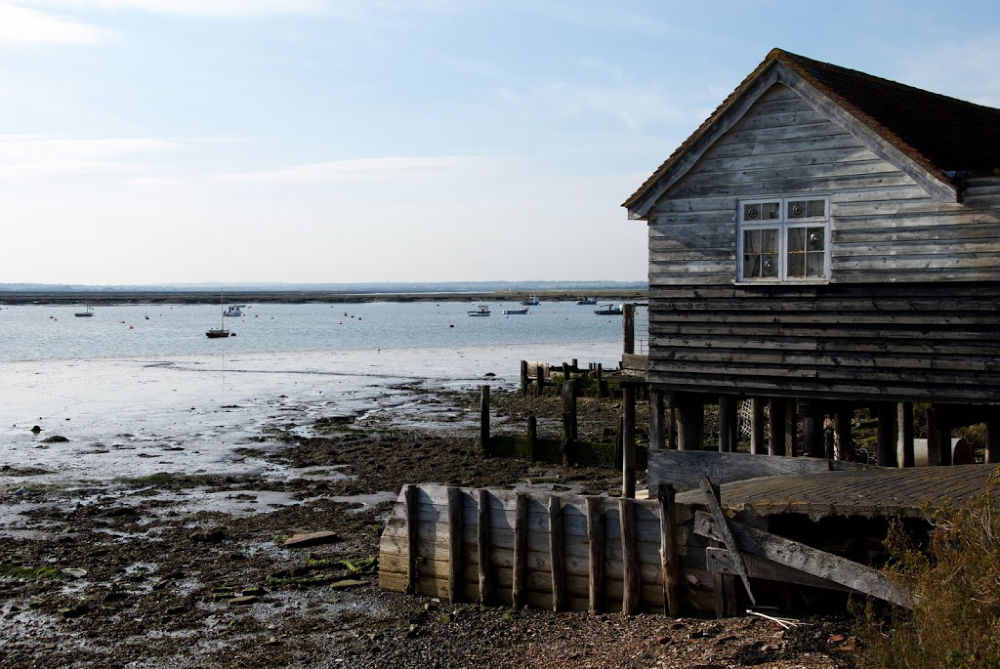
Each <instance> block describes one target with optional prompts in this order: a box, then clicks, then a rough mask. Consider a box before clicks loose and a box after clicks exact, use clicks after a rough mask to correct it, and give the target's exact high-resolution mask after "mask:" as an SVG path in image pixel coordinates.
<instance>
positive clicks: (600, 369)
mask: <svg viewBox="0 0 1000 669" xmlns="http://www.w3.org/2000/svg"><path fill="white" fill-rule="evenodd" d="M597 396H598V397H607V396H608V384H607V383H605V381H604V364H603V363H600V362H599V363H597Z"/></svg>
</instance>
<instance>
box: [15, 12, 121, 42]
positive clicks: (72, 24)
mask: <svg viewBox="0 0 1000 669" xmlns="http://www.w3.org/2000/svg"><path fill="white" fill-rule="evenodd" d="M111 34H112V33H111V32H110V31H108V30H105V29H103V28H99V27H96V26H93V25H90V24H87V23H82V22H80V21H76V20H73V19H69V18H66V17H63V16H59V15H56V14H52V13H49V12H42V11H38V10H35V9H30V8H28V7H20V6H16V5H11V4H6V3H2V4H0V44H71V45H90V44H97V43H98V42H102V41H104V40H105V39H106V38H107V37H108V36H110V35H111Z"/></svg>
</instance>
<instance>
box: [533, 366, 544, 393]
mask: <svg viewBox="0 0 1000 669" xmlns="http://www.w3.org/2000/svg"><path fill="white" fill-rule="evenodd" d="M535 383H536V384H537V387H536V388H535V391H536V393H537V394H538V395H539V396H541V395H542V393H544V392H545V367H544V366H543V365H536V366H535Z"/></svg>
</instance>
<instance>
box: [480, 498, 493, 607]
mask: <svg viewBox="0 0 1000 669" xmlns="http://www.w3.org/2000/svg"><path fill="white" fill-rule="evenodd" d="M489 501H490V498H489V492H487V490H486V488H480V489H479V500H478V502H479V504H478V507H477V509H476V526H477V539H478V540H479V546H478V548H477V553H478V554H477V560H476V561H477V562H478V563H479V601H480V602H482V603H483V604H486V605H489V604H492V603H493V598H494V596H493V592H494V589H495V583H494V577H493V573H494V572H493V566H492V565H491V564H490V545H491V541H490V504H489Z"/></svg>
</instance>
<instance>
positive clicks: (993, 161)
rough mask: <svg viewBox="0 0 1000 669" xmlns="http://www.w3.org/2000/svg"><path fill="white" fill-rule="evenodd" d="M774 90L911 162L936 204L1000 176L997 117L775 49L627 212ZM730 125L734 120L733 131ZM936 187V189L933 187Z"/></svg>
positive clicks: (640, 209)
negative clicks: (984, 176)
mask: <svg viewBox="0 0 1000 669" xmlns="http://www.w3.org/2000/svg"><path fill="white" fill-rule="evenodd" d="M775 83H783V84H786V85H789V86H790V87H791V88H793V89H795V90H796V92H798V93H800V94H804V97H807V98H808V99H809V101H810V102H813V103H819V106H820V107H821V111H823V112H826V113H831V112H833V113H834V114H835V115H837V116H839V117H840V119H839V120H841V121H842V122H845V124H846V125H847V126H848V129H849V130H851V131H852V132H855V133H856V134H860V135H862V136H866V137H867V138H868V140H869V143H872V144H874V145H876V146H878V147H881V149H882V151H881V153H883V154H888V156H887V157H889V158H892V157H895V158H897V160H895V161H894V162H897V163H898V162H900V160H899V159H902V161H903V162H909V163H910V165H909V167H910V171H909V172H908V173H910V174H911V176H914V177H915V178H918V180H921V179H919V177H923V179H922V181H923V182H924V183H925V185H929V186H931V190H934V189H935V188H936V190H937V193H938V195H939V196H942V194H943V197H945V198H947V199H952V200H953V199H954V193H955V192H956V188H955V184H954V179H955V177H956V174H958V175H963V176H964V175H968V174H981V173H991V172H993V171H994V170H996V169H997V168H1000V109H994V108H992V107H984V106H982V105H977V104H973V103H971V102H966V101H964V100H958V99H956V98H950V97H948V96H945V95H939V94H937V93H931V92H929V91H925V90H921V89H919V88H914V87H912V86H906V85H904V84H900V83H897V82H895V81H890V80H888V79H881V78H879V77H874V76H872V75H870V74H865V73H864V72H859V71H857V70H851V69H847V68H844V67H839V66H837V65H831V64H830V63H823V62H820V61H817V60H812V59H810V58H806V57H804V56H799V55H796V54H793V53H789V52H787V51H782V50H781V49H772V50H771V52H770V53H768V54H767V57H766V58H765V59H764V60H763V62H761V64H760V65H758V66H757V68H756V69H755V70H754V71H753V72H751V73H750V74H749V75H747V77H746V79H744V80H743V82H742V83H741V84H740V85H739V86H738V87H737V88H736V90H734V91H733V92H732V93H730V94H729V96H728V97H727V98H726V99H725V100H724V101H723V102H722V104H721V105H719V107H718V108H717V109H716V110H715V111H714V112H713V113H712V115H711V116H709V117H708V119H706V120H705V122H704V123H702V124H701V126H700V127H699V128H698V129H697V130H695V132H694V133H693V134H692V135H691V136H690V137H688V138H687V139H686V140H685V141H684V142H683V143H682V144H681V145H680V146H679V147H678V148H677V149H676V150H675V151H674V152H673V154H671V155H670V157H669V158H667V160H666V161H665V162H664V163H663V164H662V165H660V167H659V168H658V169H657V170H656V171H655V172H654V173H653V174H652V175H651V176H650V177H649V178H648V179H646V181H645V182H644V183H643V184H642V185H641V186H640V187H639V189H638V190H636V192H635V193H633V194H632V195H631V196H630V197H629V198H628V199H627V200H626V201H625V202H624V203H623V205H622V206H624V207H627V208H629V210H630V214H634V215H633V218H638V217H641V216H642V215H643V214H644V213H645V211H646V210H648V208H649V206H651V205H652V203H653V201H655V199H656V198H657V197H659V195H662V192H663V191H665V190H666V188H667V187H669V184H672V183H674V182H676V181H677V179H679V178H680V177H681V176H683V174H684V173H685V172H687V169H689V168H690V167H691V165H692V164H693V162H694V161H695V160H696V159H697V157H698V156H700V154H701V153H702V152H704V150H705V149H707V148H708V146H710V145H711V143H712V142H714V141H715V139H717V138H718V136H719V134H721V132H724V131H725V130H726V129H728V127H730V126H731V125H732V124H733V123H735V121H736V120H738V119H739V117H741V116H742V115H743V113H745V111H746V110H747V109H748V108H749V105H750V104H752V102H754V101H755V100H756V99H757V98H758V97H759V96H760V95H761V94H762V93H763V92H764V90H766V89H767V88H770V86H772V85H773V84H775ZM837 108H839V110H838V109H837ZM726 117H730V119H729V120H728V125H725V123H724V119H725V118H726ZM720 125H724V126H725V127H722V128H719V127H718V126H720ZM872 148H875V146H873V147H872ZM699 149H700V150H699ZM876 152H877V153H878V151H876ZM692 153H694V154H696V155H694V156H692V155H690V154H692ZM904 171H905V170H904ZM933 181H936V182H938V183H937V184H936V186H935V184H933V183H930V182H933ZM665 182H669V183H666V186H664V185H663V184H664V183H665ZM942 187H944V188H943V189H942ZM653 195H655V196H654V197H651V196H653ZM643 205H645V206H643Z"/></svg>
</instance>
